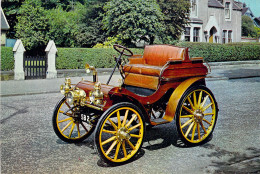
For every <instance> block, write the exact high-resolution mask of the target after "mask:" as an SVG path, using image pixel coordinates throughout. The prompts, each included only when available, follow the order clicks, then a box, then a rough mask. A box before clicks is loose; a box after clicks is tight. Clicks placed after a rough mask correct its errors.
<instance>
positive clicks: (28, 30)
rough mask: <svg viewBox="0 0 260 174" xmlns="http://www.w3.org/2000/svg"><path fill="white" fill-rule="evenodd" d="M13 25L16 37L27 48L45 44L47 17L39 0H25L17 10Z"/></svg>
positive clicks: (30, 48)
mask: <svg viewBox="0 0 260 174" xmlns="http://www.w3.org/2000/svg"><path fill="white" fill-rule="evenodd" d="M19 13H20V16H18V17H17V19H18V23H17V24H16V26H15V29H16V37H17V38H19V39H21V40H22V41H23V44H24V46H25V48H26V49H27V50H32V49H34V48H39V47H44V46H46V44H47V42H48V39H47V37H46V34H47V31H48V23H47V21H48V19H47V18H46V13H45V11H44V8H43V7H41V1H40V0H25V1H24V3H23V5H22V6H21V8H20V10H19Z"/></svg>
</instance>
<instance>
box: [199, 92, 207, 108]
mask: <svg viewBox="0 0 260 174" xmlns="http://www.w3.org/2000/svg"><path fill="white" fill-rule="evenodd" d="M208 98H209V96H208V95H207V96H206V97H205V98H204V100H203V102H202V103H201V105H200V107H201V108H203V107H204V105H205V103H206V101H207V100H208Z"/></svg>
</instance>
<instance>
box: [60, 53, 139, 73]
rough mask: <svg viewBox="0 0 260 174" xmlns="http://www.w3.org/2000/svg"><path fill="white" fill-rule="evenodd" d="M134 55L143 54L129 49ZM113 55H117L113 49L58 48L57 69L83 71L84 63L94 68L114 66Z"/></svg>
mask: <svg viewBox="0 0 260 174" xmlns="http://www.w3.org/2000/svg"><path fill="white" fill-rule="evenodd" d="M130 50H131V51H132V52H133V53H134V54H143V49H137V48H131V49H130ZM113 55H116V56H118V55H119V53H118V52H116V51H115V50H114V49H113V48H58V53H57V58H56V68H57V69H83V68H84V66H85V63H89V64H90V65H91V66H95V67H96V68H111V67H114V66H115V60H114V58H113Z"/></svg>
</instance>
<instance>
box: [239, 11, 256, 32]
mask: <svg viewBox="0 0 260 174" xmlns="http://www.w3.org/2000/svg"><path fill="white" fill-rule="evenodd" d="M256 35H257V31H256V30H255V28H254V22H253V20H252V19H251V18H250V17H249V16H242V36H247V37H256Z"/></svg>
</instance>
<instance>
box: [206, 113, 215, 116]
mask: <svg viewBox="0 0 260 174" xmlns="http://www.w3.org/2000/svg"><path fill="white" fill-rule="evenodd" d="M207 115H214V113H205V114H204V116H207Z"/></svg>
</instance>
